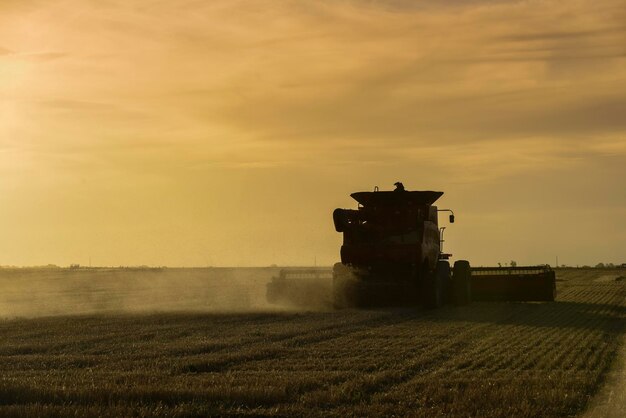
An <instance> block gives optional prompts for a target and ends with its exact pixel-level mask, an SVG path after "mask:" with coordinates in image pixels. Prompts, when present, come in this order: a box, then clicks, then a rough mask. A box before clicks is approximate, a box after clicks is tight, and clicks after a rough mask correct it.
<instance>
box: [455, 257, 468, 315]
mask: <svg viewBox="0 0 626 418" xmlns="http://www.w3.org/2000/svg"><path fill="white" fill-rule="evenodd" d="M452 294H453V300H454V304H455V305H457V306H463V305H468V304H469V303H470V302H471V301H472V273H471V269H470V263H469V261H467V260H458V261H455V262H454V270H453V274H452Z"/></svg>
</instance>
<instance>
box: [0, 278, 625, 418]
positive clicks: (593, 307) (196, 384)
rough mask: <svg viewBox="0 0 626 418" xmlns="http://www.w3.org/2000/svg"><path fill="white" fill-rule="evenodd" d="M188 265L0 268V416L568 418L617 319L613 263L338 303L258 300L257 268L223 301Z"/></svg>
mask: <svg viewBox="0 0 626 418" xmlns="http://www.w3.org/2000/svg"><path fill="white" fill-rule="evenodd" d="M190 271H191V270H190ZM190 271H184V270H181V271H178V273H176V271H174V270H171V271H169V272H167V274H168V275H171V276H167V280H166V279H164V277H165V276H162V274H165V273H161V275H159V274H157V273H155V272H152V273H150V274H154V275H155V276H154V277H152V278H151V279H150V280H152V285H150V282H145V281H144V280H143V279H142V281H140V284H137V283H139V281H138V280H136V278H133V275H134V274H146V273H145V272H141V273H140V272H133V271H117V272H115V275H117V276H116V277H117V279H111V274H113V273H109V275H108V276H107V275H106V274H105V275H104V276H102V277H101V280H100V281H98V277H95V276H93V277H91V276H90V277H89V281H88V280H87V278H85V277H82V276H81V274H85V275H89V274H91V275H94V274H95V273H94V272H87V271H76V272H67V271H66V272H65V273H63V272H55V273H42V272H39V273H36V272H34V273H32V272H29V273H28V274H31V276H28V274H27V273H25V272H23V271H22V272H15V271H6V272H1V273H0V287H2V288H4V289H7V290H6V292H4V293H3V295H2V296H0V313H1V314H2V315H3V316H5V317H7V319H4V320H2V321H0V415H2V416H16V415H18V416H42V415H46V416H132V415H137V416H164V415H165V416H206V415H220V416H224V415H254V416H259V415H273V416H320V415H324V416H328V415H334V416H368V415H369V416H371V415H380V416H391V415H400V416H438V415H441V416H443V415H445V416H480V417H509V416H539V415H541V416H555V417H556V416H559V417H563V416H575V415H578V414H581V413H583V412H584V411H585V409H586V408H587V407H588V406H589V405H590V401H591V400H592V398H593V396H594V395H595V394H596V393H597V392H598V391H599V389H600V388H601V387H602V383H603V382H604V379H605V377H606V376H608V375H609V374H608V372H609V371H610V369H611V367H612V366H613V365H614V364H615V363H616V355H617V353H618V352H619V351H620V350H621V347H620V342H621V341H623V338H622V337H623V335H624V332H625V331H626V329H625V327H624V323H625V322H626V321H624V319H625V318H626V281H624V280H616V279H617V278H618V277H619V276H621V275H623V274H624V271H623V270H622V271H621V272H620V271H618V270H615V271H610V270H601V271H596V270H582V269H571V270H559V271H558V272H557V279H558V283H557V285H558V297H557V302H554V303H489V302H481V303H474V304H472V305H470V306H467V307H445V308H443V309H440V310H436V311H425V310H422V309H387V310H369V311H353V310H346V311H338V312H333V311H310V312H289V311H282V312H281V311H271V310H269V308H268V307H266V306H264V305H263V302H262V297H261V296H262V291H261V290H262V287H263V286H262V285H263V284H264V283H265V282H266V281H267V279H268V278H269V277H271V275H272V274H273V272H272V271H268V270H265V269H262V270H259V271H258V272H257V275H256V276H255V275H254V274H253V272H251V271H248V272H246V273H245V274H244V275H243V277H244V278H245V277H248V280H250V281H251V283H254V284H253V285H251V287H250V288H253V289H254V290H253V291H248V292H247V293H246V292H243V293H237V292H233V293H232V294H231V292H230V291H228V292H227V293H225V294H228V295H231V297H232V298H234V299H233V301H231V302H229V303H226V302H224V299H223V297H222V296H220V297H219V298H218V297H216V294H220V295H221V293H220V292H222V293H224V290H223V289H222V290H220V289H219V286H215V283H216V282H215V281H214V282H212V283H203V282H202V280H198V278H199V277H204V276H202V275H203V274H205V273H206V272H205V273H199V272H197V271H196V272H195V273H190ZM18 273H19V274H22V275H26V276H28V277H21V278H19V279H17V276H16V275H17V274H18ZM46 274H48V275H49V276H46V277H47V278H45V277H44V276H45V275H46ZM64 274H67V275H71V274H74V276H71V277H70V276H67V277H66V276H64ZM98 274H100V273H98ZM102 274H104V273H102ZM185 274H187V276H184V275H185ZM228 274H234V273H228ZM175 276H176V277H179V279H178V281H176V282H175V283H176V285H169V287H167V286H166V290H165V291H162V290H163V289H162V288H160V289H156V286H160V285H164V283H169V282H170V281H171V280H174V278H175ZM185 277H187V278H185ZM255 277H256V278H255ZM611 278H612V279H611ZM239 279H241V277H239V278H238V279H237V280H238V281H237V283H238V284H237V286H243V285H242V284H241V283H240V282H241V280H239ZM116 280H117V281H116ZM215 280H217V279H215ZM47 282H53V284H51V285H50V286H47V285H46V283H47ZM33 283H34V284H37V286H34V285H33ZM67 283H71V285H67ZM76 283H78V284H76ZM115 283H117V284H115ZM120 283H126V284H124V285H122V284H120ZM128 283H133V284H132V285H130V284H128ZM48 284H50V283H48ZM244 284H245V281H244ZM31 285H33V288H32V292H31V293H30V295H31V297H30V299H29V298H28V295H29V293H23V292H24V291H25V289H28V288H29V286H31ZM94 289H100V290H99V292H100V293H97V292H95V293H94ZM207 289H208V290H207ZM210 289H213V290H210ZM236 289H244V287H241V288H240V287H236ZM259 289H261V290H259ZM157 290H158V291H157ZM46 292H49V293H46ZM64 292H66V293H64ZM67 292H74V293H72V294H71V295H70V294H68V293H67ZM146 292H147V293H146ZM105 294H106V295H109V296H111V295H113V296H114V297H113V298H112V299H111V298H109V297H105V296H103V295H105ZM168 295H169V296H170V299H169V300H170V302H169V304H168V303H166V302H167V301H168ZM47 297H51V298H55V299H54V300H49V301H48V305H45V302H46V298H47ZM172 298H173V299H174V301H172V300H171V299H172ZM239 298H244V300H243V301H242V300H240V299H239ZM111 300H113V301H114V302H111ZM207 300H208V301H215V302H214V303H215V305H211V303H208V304H207V303H206V301H207ZM218 300H219V301H222V304H221V305H220V304H219V303H218V302H217V301H218ZM59 301H62V303H59ZM78 301H90V302H89V303H87V302H85V303H84V304H83V305H81V306H80V307H79V308H78V309H77V310H74V309H73V308H74V306H72V303H77V304H78ZM133 302H135V303H136V304H137V306H132V305H133ZM64 305H65V307H64ZM186 305H188V306H187V307H188V308H189V309H191V310H193V311H194V312H183V310H185V307H186ZM229 307H238V308H242V309H243V308H245V309H246V310H247V311H248V312H244V313H234V312H230V313H228V312H225V311H228V308H229ZM140 308H141V309H140ZM155 309H161V310H164V312H157V313H154V312H150V311H152V310H155ZM132 310H134V311H135V312H131V311H132ZM137 310H138V311H139V312H137ZM217 311H221V312H217ZM72 312H79V313H80V315H63V316H44V317H40V316H37V315H52V314H54V315H58V314H63V313H72ZM12 313H13V315H11V314H12ZM16 315H17V316H31V317H30V318H14V316H16Z"/></svg>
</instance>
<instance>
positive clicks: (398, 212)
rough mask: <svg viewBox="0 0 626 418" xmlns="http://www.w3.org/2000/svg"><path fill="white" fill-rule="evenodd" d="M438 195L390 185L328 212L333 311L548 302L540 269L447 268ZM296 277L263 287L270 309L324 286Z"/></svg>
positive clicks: (548, 282) (285, 275)
mask: <svg viewBox="0 0 626 418" xmlns="http://www.w3.org/2000/svg"><path fill="white" fill-rule="evenodd" d="M442 195H443V192H436V191H407V190H405V189H404V187H403V185H402V183H399V182H398V183H396V190H394V191H378V188H376V189H375V191H373V192H357V193H352V194H351V197H352V198H353V199H354V200H356V201H357V203H358V207H357V209H335V211H334V212H333V221H334V224H335V230H336V231H337V232H340V233H343V244H342V246H341V251H340V254H341V262H340V263H336V264H335V265H334V267H333V270H332V279H330V280H332V285H331V286H328V283H325V285H326V287H329V288H332V297H331V299H332V303H333V304H334V306H335V307H337V308H341V307H374V306H396V305H414V304H423V305H424V306H426V307H428V308H437V307H440V306H442V305H443V304H444V303H453V304H455V305H467V304H469V303H470V302H471V301H472V300H546V301H551V300H554V298H555V295H556V286H555V275H554V271H552V270H551V269H550V268H549V267H547V266H536V267H504V268H502V267H499V268H495V267H493V268H492V267H489V268H484V267H483V268H473V269H472V268H471V267H470V263H469V262H468V261H466V260H457V261H455V262H454V264H453V265H452V266H451V265H450V262H449V259H450V258H451V256H452V255H451V254H448V253H445V252H443V248H442V247H443V242H444V241H443V231H444V229H445V227H440V226H439V220H438V214H439V212H449V213H450V215H449V222H450V223H454V213H453V212H452V210H450V209H438V208H437V206H435V205H434V203H435V201H437V200H438V199H439V198H440V197H441V196H442ZM302 272H303V270H299V271H298V272H296V271H292V270H283V271H282V272H281V275H280V277H279V278H276V279H274V280H273V281H272V282H271V283H269V284H268V293H267V296H268V300H269V301H270V302H273V303H278V302H280V301H281V300H284V299H286V298H291V297H292V296H293V295H296V294H300V295H305V296H304V297H305V298H306V295H307V294H309V295H310V294H312V292H313V291H314V289H315V288H316V286H322V287H324V285H322V283H321V282H320V281H319V280H318V281H316V280H314V279H313V278H312V277H308V276H307V277H306V278H303V274H302ZM315 274H316V275H317V276H319V275H320V271H319V270H316V271H315ZM296 276H299V277H296ZM305 276H306V274H305ZM328 276H330V275H328ZM327 280H328V279H327ZM316 283H317V285H316ZM285 296H287V297H285Z"/></svg>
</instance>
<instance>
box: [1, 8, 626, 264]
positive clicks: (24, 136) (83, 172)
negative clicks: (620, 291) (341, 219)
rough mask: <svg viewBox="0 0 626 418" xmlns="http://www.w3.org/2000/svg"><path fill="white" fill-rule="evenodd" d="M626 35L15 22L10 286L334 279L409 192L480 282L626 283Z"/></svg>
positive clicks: (285, 18)
mask: <svg viewBox="0 0 626 418" xmlns="http://www.w3.org/2000/svg"><path fill="white" fill-rule="evenodd" d="M129 4H134V6H130V5H129ZM624 22H626V2H625V1H624V0H604V1H601V2H599V1H590V0H583V1H576V0H573V1H567V2H564V1H493V0H492V1H488V0H483V1H480V0H476V1H469V2H464V1H452V0H451V1H439V2H433V1H425V0H424V1H416V2H414V1H403V0H395V1H365V0H354V1H330V0H328V1H319V0H318V1H295V0H294V1H278V0H262V1H236V0H212V1H177V2H168V1H137V2H128V1H115V0H111V1H103V0H100V1H96V0H59V1H37V0H23V1H22V0H2V1H0V264H4V265H9V264H14V265H34V264H47V263H56V264H59V265H67V264H70V263H81V264H88V263H89V258H90V257H91V259H92V263H93V264H94V265H138V264H148V265H172V266H174V265H184V266H206V265H215V266H225V265H236V266H247V265H269V264H272V263H276V264H281V265H282V264H292V265H295V264H313V262H314V260H316V259H317V263H318V264H331V263H333V262H335V261H337V259H338V257H339V245H340V242H341V236H340V235H339V234H337V233H336V232H334V229H333V225H332V219H331V213H332V210H333V209H334V208H335V207H348V208H350V207H355V205H354V202H353V201H352V200H351V199H350V197H349V194H350V193H351V192H353V191H362V190H371V189H373V187H374V186H375V185H378V186H380V187H381V188H391V187H392V184H393V183H394V182H395V181H397V180H401V181H403V182H404V184H405V186H406V187H407V188H408V189H413V190H419V189H433V190H442V191H444V192H446V194H445V195H444V197H443V198H442V199H441V200H440V205H441V206H445V207H452V208H453V209H454V210H455V212H456V215H457V223H455V224H454V225H448V228H447V230H446V245H447V248H446V249H447V250H449V251H451V252H452V253H454V254H455V256H456V257H460V258H467V259H469V260H470V261H471V262H472V263H473V264H475V265H480V264H483V265H489V264H495V263H497V262H503V263H504V262H508V261H510V260H512V259H513V260H516V261H517V262H518V263H523V264H535V263H554V260H555V257H556V256H557V255H558V256H559V261H560V262H562V263H567V264H573V265H576V264H581V265H582V264H595V263H597V262H600V261H604V262H619V263H621V262H626V253H625V248H626V187H625V186H626V185H625V178H626V23H624ZM444 225H447V224H446V223H444Z"/></svg>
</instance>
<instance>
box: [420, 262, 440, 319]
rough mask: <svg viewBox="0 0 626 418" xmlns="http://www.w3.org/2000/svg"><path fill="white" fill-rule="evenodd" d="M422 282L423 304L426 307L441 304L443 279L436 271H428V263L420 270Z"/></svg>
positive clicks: (435, 306)
mask: <svg viewBox="0 0 626 418" xmlns="http://www.w3.org/2000/svg"><path fill="white" fill-rule="evenodd" d="M422 283H424V306H425V307H426V308H428V309H435V308H439V307H441V306H442V305H443V293H444V288H443V280H442V279H441V275H440V274H437V271H430V270H429V269H428V265H426V266H424V270H423V271H422Z"/></svg>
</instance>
